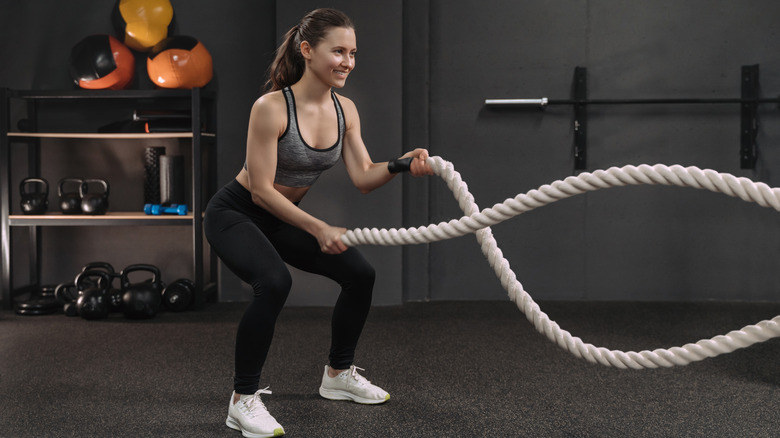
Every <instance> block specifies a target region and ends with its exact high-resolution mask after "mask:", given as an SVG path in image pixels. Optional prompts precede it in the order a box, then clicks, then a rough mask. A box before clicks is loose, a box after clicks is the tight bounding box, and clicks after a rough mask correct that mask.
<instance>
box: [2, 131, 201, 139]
mask: <svg viewBox="0 0 780 438" xmlns="http://www.w3.org/2000/svg"><path fill="white" fill-rule="evenodd" d="M200 135H201V136H203V137H214V136H215V135H214V134H212V133H208V132H204V133H201V134H200ZM8 136H9V137H26V138H97V139H99V138H110V139H115V140H116V139H119V140H121V139H128V140H131V139H143V138H192V137H193V134H192V132H152V133H146V132H138V133H94V132H9V133H8Z"/></svg>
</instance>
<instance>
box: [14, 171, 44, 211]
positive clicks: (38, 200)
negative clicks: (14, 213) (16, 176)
mask: <svg viewBox="0 0 780 438" xmlns="http://www.w3.org/2000/svg"><path fill="white" fill-rule="evenodd" d="M31 183H35V184H40V185H42V186H43V193H41V192H38V191H35V192H28V191H27V190H26V186H27V184H31ZM19 193H21V195H22V201H21V206H22V213H24V214H43V213H46V210H48V209H49V183H48V182H46V180H45V179H42V178H25V179H23V180H22V182H21V184H19Z"/></svg>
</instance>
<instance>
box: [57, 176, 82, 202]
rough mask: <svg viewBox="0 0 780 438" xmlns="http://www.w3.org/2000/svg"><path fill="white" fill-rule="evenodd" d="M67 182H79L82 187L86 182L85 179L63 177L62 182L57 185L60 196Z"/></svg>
mask: <svg viewBox="0 0 780 438" xmlns="http://www.w3.org/2000/svg"><path fill="white" fill-rule="evenodd" d="M67 183H78V185H79V187H81V185H82V184H84V181H82V180H80V179H78V178H62V179H61V180H60V184H59V185H58V186H57V196H59V197H60V198H61V197H62V191H63V187H64V186H65V184H67Z"/></svg>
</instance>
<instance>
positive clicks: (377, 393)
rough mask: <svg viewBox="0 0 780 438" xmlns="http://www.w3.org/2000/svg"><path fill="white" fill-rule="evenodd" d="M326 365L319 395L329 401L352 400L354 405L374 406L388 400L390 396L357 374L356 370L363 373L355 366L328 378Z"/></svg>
mask: <svg viewBox="0 0 780 438" xmlns="http://www.w3.org/2000/svg"><path fill="white" fill-rule="evenodd" d="M328 368H330V367H329V366H328V365H325V373H324V374H323V375H322V385H321V386H320V395H321V396H323V397H325V398H327V399H329V400H352V401H353V402H356V403H362V404H368V405H375V404H379V403H384V402H386V401H388V400H390V394H388V393H387V392H385V390H384V389H382V388H380V387H378V386H376V385H372V384H371V382H369V381H368V380H366V378H365V377H363V376H361V375H360V374H358V372H357V370H361V371H365V370H364V369H363V368H358V367H356V366H355V365H352V366H351V367H349V369H348V370H344V371H342V372H341V373H340V374H339V375H338V376H336V377H333V378H331V377H330V376H328Z"/></svg>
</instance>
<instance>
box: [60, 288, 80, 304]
mask: <svg viewBox="0 0 780 438" xmlns="http://www.w3.org/2000/svg"><path fill="white" fill-rule="evenodd" d="M75 287H76V285H75V284H74V283H60V284H58V285H57V287H56V288H54V297H55V298H57V299H58V300H59V301H60V302H61V303H63V304H66V303H75V302H76V299H78V296H74V293H73V292H72V290H73V288H75Z"/></svg>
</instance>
